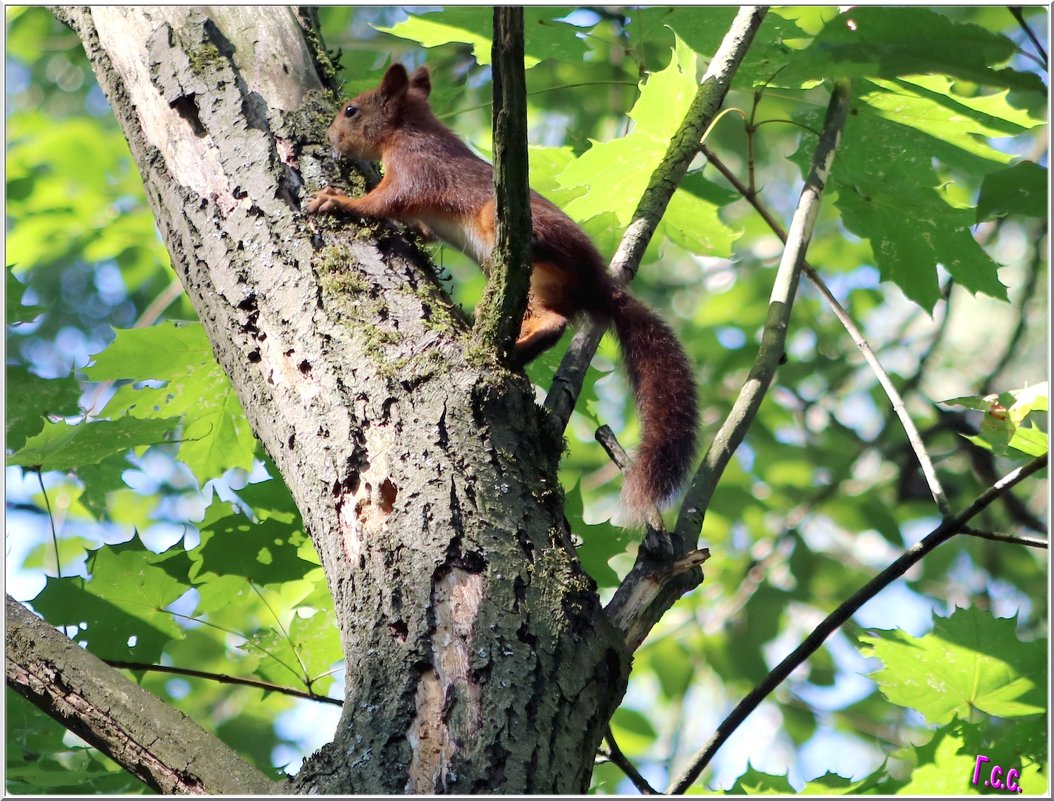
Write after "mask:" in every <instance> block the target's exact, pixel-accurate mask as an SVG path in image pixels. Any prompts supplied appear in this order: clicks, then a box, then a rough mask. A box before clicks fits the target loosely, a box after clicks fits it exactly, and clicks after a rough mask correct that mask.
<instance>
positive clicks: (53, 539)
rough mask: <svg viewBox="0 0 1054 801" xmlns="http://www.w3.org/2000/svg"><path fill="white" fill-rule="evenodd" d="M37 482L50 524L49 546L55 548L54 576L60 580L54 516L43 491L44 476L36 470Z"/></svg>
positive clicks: (60, 572)
mask: <svg viewBox="0 0 1054 801" xmlns="http://www.w3.org/2000/svg"><path fill="white" fill-rule="evenodd" d="M37 481H38V482H39V483H40V491H41V492H42V493H43V495H44V505H45V506H46V507H47V509H48V522H50V523H51V544H52V546H53V547H54V548H55V575H56V576H57V577H58V578H62V560H61V559H60V558H59V533H58V531H57V530H56V529H55V514H54V512H52V511H51V501H50V500H49V499H48V491H47V490H46V489H44V476H42V475H41V473H40V468H39V467H38V468H37Z"/></svg>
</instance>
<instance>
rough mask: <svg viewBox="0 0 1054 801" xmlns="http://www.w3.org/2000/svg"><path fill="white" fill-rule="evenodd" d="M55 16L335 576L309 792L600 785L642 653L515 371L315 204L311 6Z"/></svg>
mask: <svg viewBox="0 0 1054 801" xmlns="http://www.w3.org/2000/svg"><path fill="white" fill-rule="evenodd" d="M58 13H59V14H60V16H61V17H62V18H63V19H64V20H65V21H67V22H68V23H69V24H70V25H71V26H72V27H73V28H74V29H75V30H76V31H77V32H78V34H79V35H80V37H81V39H82V40H83V42H84V45H85V49H86V51H87V53H88V56H89V58H90V59H91V63H92V65H93V68H94V70H95V72H96V75H97V76H98V79H99V83H100V85H101V86H102V87H103V89H104V91H105V92H106V94H107V97H108V98H109V100H110V103H111V105H112V107H113V109H114V112H115V114H116V115H117V119H118V120H119V122H120V124H121V126H122V128H123V129H124V132H125V134H126V136H127V138H128V140H129V143H130V145H131V149H132V153H133V155H134V157H135V159H136V161H137V162H138V164H139V167H140V170H141V172H142V175H143V180H144V184H145V186H146V192H147V196H148V197H149V199H150V202H151V204H152V207H153V209H154V212H155V215H156V217H157V221H158V225H159V227H160V230H161V232H162V235H163V237H164V239H165V242H166V244H167V247H168V251H169V253H170V254H171V258H172V263H173V266H174V268H175V270H176V272H177V274H178V275H179V276H180V278H181V280H182V282H183V285H184V287H185V288H186V291H187V293H188V294H189V296H190V298H191V300H192V302H193V303H194V306H195V308H196V309H197V311H198V314H199V315H200V317H201V320H202V323H203V324H204V326H205V329H206V331H207V332H208V335H209V337H210V339H211V341H212V344H213V349H214V351H215V354H216V357H217V359H218V360H219V362H220V364H221V365H222V366H223V368H224V369H225V370H226V371H227V373H228V374H229V375H230V377H231V380H232V382H233V384H234V387H235V389H236V391H237V393H238V396H239V398H240V399H241V402H242V405H243V406H244V408H245V409H246V413H247V414H248V416H249V419H250V422H251V423H252V425H253V428H254V430H255V432H256V434H257V436H258V437H259V438H260V440H261V441H262V442H263V444H264V446H265V447H266V448H267V450H268V452H269V453H270V454H271V456H272V457H273V459H274V462H275V464H276V465H277V466H278V469H279V470H280V471H281V473H282V475H283V476H284V478H285V481H286V483H287V484H288V485H289V488H290V490H291V491H292V494H293V497H294V498H295V499H296V502H297V505H298V506H299V508H300V511H301V513H302V515H303V518H304V522H305V524H306V525H307V527H308V530H309V531H310V532H311V536H312V538H313V540H314V543H315V546H316V548H317V549H318V552H319V554H320V556H321V559H322V563H323V566H324V569H325V571H326V576H327V579H328V581H329V587H330V590H331V592H332V595H333V601H334V605H335V609H336V618H337V620H338V623H339V626H340V628H341V636H342V641H343V645H344V651H345V656H346V659H347V665H348V669H347V679H346V698H345V706H344V713H343V716H342V718H341V721H340V724H339V727H338V731H337V734H336V738H335V740H334V742H333V743H332V744H331V745H330V746H327V747H326V748H324V749H323V750H322V751H321V752H319V753H318V754H316V755H315V757H313V758H312V759H310V760H309V761H308V762H307V763H306V764H305V767H304V768H303V770H302V771H301V774H300V775H299V776H298V777H297V779H296V786H297V788H298V789H299V790H300V791H302V792H322V793H381V792H411V793H418V792H444V791H446V792H459V793H473V792H485V791H490V792H507V793H564V792H583V791H584V790H585V789H586V788H587V786H588V781H589V776H590V772H591V767H592V763H593V755H594V752H595V749H596V746H597V745H598V743H599V741H600V739H601V736H602V733H603V731H604V727H605V724H606V722H607V720H608V718H609V717H610V715H611V713H612V711H613V710H614V708H615V707H616V706H617V704H618V702H619V700H620V698H621V696H622V693H623V691H624V689H625V682H626V675H627V672H628V655H627V652H626V650H625V646H624V645H623V644H622V635H621V633H620V632H618V631H617V630H616V629H615V628H614V627H613V626H612V625H611V624H610V623H609V621H608V619H607V618H606V617H605V615H604V614H603V612H602V610H601V608H600V605H599V602H598V599H597V596H596V593H595V591H594V586H593V584H592V582H591V580H590V579H589V578H588V577H587V576H586V575H585V574H584V573H583V571H582V570H581V568H580V566H579V564H578V562H577V560H576V558H575V554H574V549H573V547H571V545H570V535H569V532H568V530H567V523H566V521H565V520H564V518H563V514H562V503H561V494H560V490H559V487H558V486H557V484H556V479H555V472H556V471H555V468H556V460H557V458H558V455H559V451H560V443H557V442H552V441H551V440H547V439H546V438H545V437H543V436H542V435H541V433H540V432H541V426H540V425H539V420H538V417H539V410H538V408H537V407H536V405H535V403H534V396H533V392H532V389H531V387H530V385H529V384H528V383H527V382H526V380H524V378H523V377H522V376H518V375H514V374H511V373H508V372H506V371H503V370H502V369H500V368H499V367H498V366H497V362H496V361H486V362H485V363H484V362H479V361H471V360H470V359H469V358H467V357H466V354H465V349H464V348H463V341H464V339H465V337H464V334H465V333H466V331H467V329H466V325H465V322H464V320H463V319H462V317H461V316H460V315H459V314H458V313H456V312H455V311H454V310H453V309H451V307H450V304H449V302H448V300H447V298H446V297H445V295H444V294H443V292H442V291H441V289H440V288H439V286H438V284H437V283H436V281H435V280H434V278H433V276H432V274H431V272H430V270H429V269H428V266H427V263H426V259H424V257H422V256H421V254H420V253H419V252H417V251H416V250H414V249H413V248H412V247H410V246H408V245H407V244H406V242H405V241H404V240H403V239H402V238H401V237H400V236H399V235H398V233H396V232H395V231H394V230H393V228H392V227H391V226H389V225H387V224H378V223H373V224H370V225H369V226H368V228H366V229H365V230H366V231H368V232H369V235H368V236H364V235H363V234H362V232H361V231H359V232H357V231H356V230H355V227H356V226H355V224H354V223H351V222H343V223H341V222H325V223H320V222H315V221H314V220H309V219H307V218H306V217H305V216H304V215H303V214H302V213H301V211H300V201H301V199H302V197H303V196H304V194H305V192H307V191H309V190H312V189H315V188H318V187H319V186H320V185H321V184H323V183H325V181H324V180H323V178H322V175H323V172H324V171H326V170H331V169H332V165H331V164H329V163H326V162H324V161H322V160H320V158H319V155H320V154H322V153H325V152H328V146H325V144H324V126H325V123H326V121H327V120H328V116H329V114H330V110H331V108H332V106H331V105H330V103H331V100H332V98H331V97H330V96H328V95H327V94H326V92H325V89H327V88H328V84H327V83H326V81H327V78H326V77H325V73H324V71H323V69H322V68H321V67H320V63H324V62H325V60H324V58H323V59H321V60H320V59H319V58H318V53H319V52H320V51H319V50H318V48H320V47H321V45H320V44H319V40H318V38H317V31H316V30H314V29H313V24H312V22H311V20H310V18H309V17H298V16H297V15H296V14H294V12H292V11H290V10H288V9H281V8H266V9H262V8H251V9H250V8H220V9H212V10H209V11H206V12H202V11H200V10H195V9H190V8H178V9H177V8H135V9H130V8H128V9H121V8H110V7H107V8H103V7H99V8H93V9H62V10H60V11H59V12H58ZM230 547H232V548H236V547H238V544H237V542H234V541H232V542H231V543H230ZM162 736H163V733H162Z"/></svg>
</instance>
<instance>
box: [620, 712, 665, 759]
mask: <svg viewBox="0 0 1054 801" xmlns="http://www.w3.org/2000/svg"><path fill="white" fill-rule="evenodd" d="M611 733H612V734H614V735H615V742H617V743H618V744H619V747H620V748H621V749H622V750H623V751H625V752H626V753H627V754H633V753H639V752H642V751H644V750H646V749H647V748H648V746H650V745H651V743H652V741H653V740H654V739H655V736H656V734H655V728H654V727H653V726H652V725H651V721H649V720H648V718H647V717H646V716H645V715H644V714H642V713H641V712H638V711H637V710H636V709H630V708H629V707H625V706H620V707H619V708H618V709H616V710H615V714H614V715H612V717H611Z"/></svg>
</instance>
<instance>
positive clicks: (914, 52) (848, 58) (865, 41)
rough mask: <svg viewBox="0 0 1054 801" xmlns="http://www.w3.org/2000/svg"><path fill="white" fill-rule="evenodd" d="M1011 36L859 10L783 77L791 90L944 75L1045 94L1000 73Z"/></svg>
mask: <svg viewBox="0 0 1054 801" xmlns="http://www.w3.org/2000/svg"><path fill="white" fill-rule="evenodd" d="M1014 52H1015V46H1014V43H1013V42H1011V41H1010V40H1009V39H1008V38H1007V37H1005V36H1003V35H1001V34H998V33H992V32H991V31H987V30H985V29H984V28H982V27H980V26H978V25H969V24H962V23H958V22H953V21H952V20H951V19H949V18H948V17H947V16H945V15H943V14H938V13H936V12H934V11H930V10H928V9H924V8H891V7H877V6H874V7H854V8H850V9H849V10H847V11H844V12H843V13H841V14H839V15H838V16H837V17H835V18H834V19H833V20H831V21H830V22H828V23H827V24H826V25H825V26H824V28H823V30H822V31H820V33H819V35H817V37H816V38H815V39H814V40H813V41H812V43H811V44H810V45H809V47H807V48H806V49H805V50H803V51H802V52H801V53H800V54H798V56H797V57H796V58H794V59H791V60H790V62H789V64H788V66H787V69H786V70H784V71H783V72H782V73H780V75H779V80H780V83H781V84H783V85H789V84H793V83H799V84H801V83H805V82H807V81H809V80H826V79H831V78H865V77H882V78H896V77H899V76H902V75H916V74H918V75H925V74H934V73H940V74H945V75H950V76H954V77H956V78H962V79H965V80H968V81H974V82H977V83H981V84H986V85H989V86H1000V87H1006V88H1009V89H1021V90H1028V91H1032V92H1039V93H1045V91H1046V90H1045V88H1044V87H1043V85H1042V82H1041V81H1040V80H1039V79H1038V78H1037V76H1036V75H1034V74H1031V73H1022V72H1017V71H1016V70H1012V69H997V68H996V67H995V66H994V65H999V64H1003V63H1006V62H1008V61H1009V60H1010V58H1011V57H1012V56H1013V55H1014Z"/></svg>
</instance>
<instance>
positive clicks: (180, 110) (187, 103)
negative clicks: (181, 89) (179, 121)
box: [168, 93, 207, 138]
mask: <svg viewBox="0 0 1054 801" xmlns="http://www.w3.org/2000/svg"><path fill="white" fill-rule="evenodd" d="M168 105H169V106H170V107H171V108H172V109H173V110H174V111H175V112H176V114H178V115H179V116H180V117H182V118H183V119H184V120H186V121H187V123H189V125H190V130H192V131H193V132H194V136H197V137H198V138H202V137H204V136H205V134H206V133H207V132H206V130H205V126H204V125H202V124H201V117H199V116H198V104H197V102H196V101H195V100H194V94H193V93H191V94H189V95H182V96H180V97H177V98H176V99H175V100H173V101H172V102H171V103H169V104H168Z"/></svg>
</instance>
